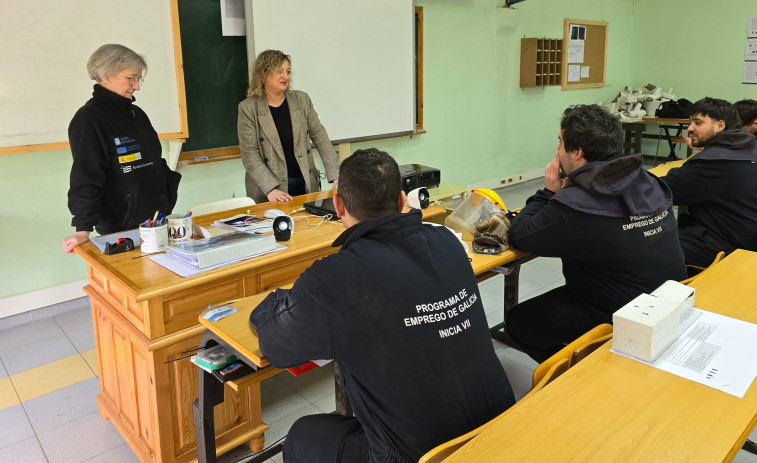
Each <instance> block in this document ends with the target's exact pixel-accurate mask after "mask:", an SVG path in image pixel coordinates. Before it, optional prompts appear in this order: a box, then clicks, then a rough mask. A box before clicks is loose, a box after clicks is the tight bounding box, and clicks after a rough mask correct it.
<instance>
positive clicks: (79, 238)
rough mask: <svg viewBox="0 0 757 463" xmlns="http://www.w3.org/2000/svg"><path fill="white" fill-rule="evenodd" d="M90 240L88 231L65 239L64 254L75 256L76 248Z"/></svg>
mask: <svg viewBox="0 0 757 463" xmlns="http://www.w3.org/2000/svg"><path fill="white" fill-rule="evenodd" d="M88 239H89V232H88V231H79V232H76V233H75V234H73V235H71V236H69V237H66V238H64V239H63V252H65V253H66V254H73V253H74V248H75V247H76V246H79V245H80V244H82V243H84V242H85V241H87V240H88Z"/></svg>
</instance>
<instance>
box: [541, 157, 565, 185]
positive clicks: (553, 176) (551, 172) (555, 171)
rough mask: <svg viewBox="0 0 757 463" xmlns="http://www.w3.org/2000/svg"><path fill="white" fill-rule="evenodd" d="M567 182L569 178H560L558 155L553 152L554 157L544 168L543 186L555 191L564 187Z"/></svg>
mask: <svg viewBox="0 0 757 463" xmlns="http://www.w3.org/2000/svg"><path fill="white" fill-rule="evenodd" d="M568 183H570V178H568V177H565V178H564V179H562V178H560V157H559V155H557V154H555V158H554V159H552V162H550V163H549V164H547V167H546V168H545V169H544V188H546V189H548V190H549V191H551V192H553V193H557V192H558V191H560V190H561V189H562V188H564V187H566V186H567V185H568Z"/></svg>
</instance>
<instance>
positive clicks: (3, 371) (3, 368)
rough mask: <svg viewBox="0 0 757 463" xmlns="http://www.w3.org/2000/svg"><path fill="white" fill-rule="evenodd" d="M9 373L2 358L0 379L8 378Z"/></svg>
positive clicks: (0, 360) (0, 361)
mask: <svg viewBox="0 0 757 463" xmlns="http://www.w3.org/2000/svg"><path fill="white" fill-rule="evenodd" d="M7 377H8V372H7V371H6V370H5V364H4V363H3V359H2V357H0V379H3V378H7Z"/></svg>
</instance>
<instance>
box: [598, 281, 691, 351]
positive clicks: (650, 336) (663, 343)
mask: <svg viewBox="0 0 757 463" xmlns="http://www.w3.org/2000/svg"><path fill="white" fill-rule="evenodd" d="M679 307H680V303H676V302H671V301H668V300H665V299H662V298H660V297H657V296H652V295H651V294H641V295H639V296H637V297H636V299H634V300H632V301H631V302H629V303H628V304H626V305H624V306H623V307H621V308H620V309H619V310H618V311H617V312H615V313H614V314H613V315H612V324H613V334H612V347H613V349H615V350H616V351H620V352H623V353H625V354H628V355H632V356H634V357H637V358H640V359H641V360H644V361H647V362H654V361H655V360H656V359H657V357H659V356H660V354H662V353H663V352H664V351H665V349H667V348H668V347H669V346H670V345H671V344H673V341H675V340H676V338H678V324H679V322H680V309H679Z"/></svg>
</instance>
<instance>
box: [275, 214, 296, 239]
mask: <svg viewBox="0 0 757 463" xmlns="http://www.w3.org/2000/svg"><path fill="white" fill-rule="evenodd" d="M293 232H294V221H292V218H291V217H289V216H288V215H280V216H278V217H276V218H274V219H273V236H275V237H276V241H289V239H290V238H291V237H292V233H293Z"/></svg>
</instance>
